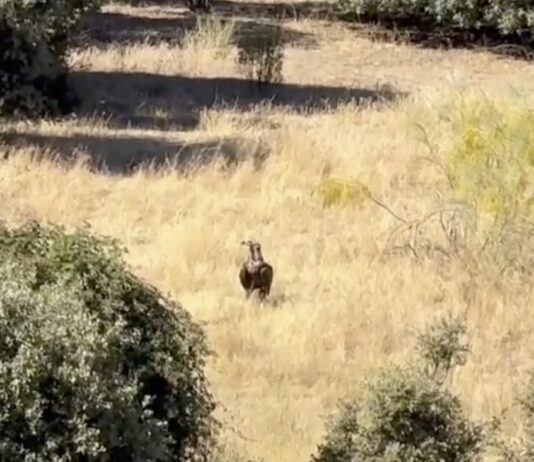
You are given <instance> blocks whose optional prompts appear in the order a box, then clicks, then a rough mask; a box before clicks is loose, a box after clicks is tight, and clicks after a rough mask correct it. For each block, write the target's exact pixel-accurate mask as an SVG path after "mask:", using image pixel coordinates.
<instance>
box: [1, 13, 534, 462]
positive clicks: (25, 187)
mask: <svg viewBox="0 0 534 462" xmlns="http://www.w3.org/2000/svg"><path fill="white" fill-rule="evenodd" d="M215 11H216V13H215V14H217V8H215ZM245 13H246V12H245ZM245 13H243V14H244V15H245ZM233 14H234V18H233V19H234V22H233V23H225V24H226V25H225V24H222V23H220V22H214V23H213V24H212V25H211V26H209V25H208V26H206V25H205V26H204V27H200V28H197V29H195V28H191V27H192V24H193V22H194V20H193V19H192V17H191V16H189V15H188V13H187V10H186V9H185V8H184V7H183V5H181V4H172V3H169V4H166V5H159V6H158V5H156V6H154V5H152V6H150V5H147V6H137V7H134V6H125V5H118V4H117V5H111V6H108V7H106V9H105V11H104V13H103V14H101V15H100V16H99V17H97V18H95V19H94V20H93V22H92V23H93V24H92V27H93V36H92V38H91V40H92V42H91V43H92V44H91V46H90V47H88V48H85V49H83V50H77V51H73V53H72V55H71V57H70V59H71V63H72V65H73V67H74V68H75V73H74V77H73V78H74V79H75V83H76V85H77V86H78V88H79V89H80V91H81V94H82V97H83V108H82V110H81V112H80V114H78V116H77V117H73V118H69V119H68V120H63V121H60V122H52V121H43V122H41V123H38V124H35V123H34V124H32V123H25V122H18V123H11V124H8V125H7V126H4V127H3V128H2V130H3V131H4V132H5V133H4V137H5V140H6V145H5V146H4V148H3V149H4V151H5V152H6V153H8V154H9V156H6V158H5V159H4V160H2V161H0V217H1V218H2V219H4V220H6V221H7V222H9V223H13V224H15V223H21V222H22V221H25V220H28V219H37V220H40V221H51V222H56V223H61V224H64V225H66V226H68V227H73V226H79V225H82V224H84V223H85V222H87V223H89V224H90V225H91V227H92V228H93V229H94V230H95V231H96V232H97V233H100V234H106V235H111V236H113V237H116V238H119V239H120V240H121V242H122V243H123V244H124V246H125V247H126V248H127V249H128V254H127V260H128V262H129V263H130V264H131V265H132V267H133V268H134V269H135V271H136V272H138V273H139V274H140V275H141V276H143V277H144V278H146V279H147V280H149V281H150V282H152V283H154V284H156V285H157V286H158V287H160V288H161V289H162V290H163V291H164V292H166V293H168V294H170V296H172V297H173V298H175V299H177V300H179V301H180V302H181V303H182V304H183V305H184V306H185V307H186V308H187V309H188V310H189V311H190V312H191V313H192V314H193V315H194V317H195V319H197V320H198V321H199V322H201V323H203V324H204V325H205V329H206V332H207V334H208V338H209V342H210V345H211V347H212V348H213V349H214V350H215V351H216V353H217V354H216V356H214V357H213V358H212V359H211V361H210V363H209V369H208V372H209V378H210V381H211V384H212V389H213V392H214V393H215V395H216V396H217V398H218V399H219V400H220V401H221V402H222V404H223V405H224V407H222V408H221V409H220V410H219V413H218V416H219V417H220V418H221V420H222V421H223V423H224V424H225V427H224V440H225V444H227V446H228V451H229V454H231V453H234V454H236V456H235V460H237V457H238V456H237V454H239V457H248V458H258V459H259V458H262V459H263V460H265V461H266V462H282V461H283V462H297V461H306V460H309V456H310V454H311V453H312V452H314V451H315V448H316V445H317V444H318V443H319V442H320V441H321V438H322V436H323V434H324V423H325V418H326V417H327V416H328V415H329V414H330V413H331V412H332V411H334V410H335V407H336V404H337V402H338V400H339V399H342V398H345V397H347V396H351V395H353V394H354V393H355V392H356V391H357V387H358V383H359V381H360V380H361V379H362V378H363V377H364V376H365V375H366V374H368V373H371V372H372V371H373V370H374V369H376V368H377V367H380V366H383V365H385V364H388V363H390V362H398V361H404V360H406V359H409V358H410V357H411V355H412V347H413V344H414V341H413V337H412V336H411V332H412V330H413V329H414V328H417V327H420V326H422V325H423V324H425V323H426V322H428V321H429V320H431V319H432V318H433V317H434V316H436V315H438V314H440V313H444V312H445V311H446V310H451V311H452V312H454V313H461V312H467V316H468V322H469V329H470V333H471V339H472V354H471V356H470V360H469V362H468V364H467V365H466V366H465V367H463V368H461V369H460V370H458V372H457V373H456V374H455V375H454V376H453V377H452V386H453V387H454V389H455V390H456V391H458V392H459V393H460V395H461V396H462V398H463V400H464V402H465V405H466V408H467V409H468V411H469V413H470V414H471V415H472V416H473V417H477V418H479V417H480V418H488V417H491V416H492V415H496V414H500V413H501V412H503V411H505V410H506V411H507V413H506V419H505V425H504V430H505V431H506V434H507V435H509V436H510V437H514V436H517V435H519V434H520V432H521V425H522V424H521V422H522V420H521V417H520V414H519V411H518V409H517V408H516V406H515V399H516V397H517V396H518V393H520V391H521V390H522V388H523V387H524V385H525V383H526V382H525V381H526V377H527V374H528V372H529V370H530V369H531V368H532V367H533V366H534V361H533V359H534V313H533V311H532V309H531V308H532V301H533V298H532V288H531V286H530V285H522V284H520V283H518V282H517V281H515V280H514V279H510V280H509V281H504V284H501V285H500V286H499V287H497V286H496V285H494V284H490V283H488V284H478V285H476V284H475V283H473V281H472V280H471V279H470V278H469V275H468V274H467V272H466V271H464V270H463V269H462V267H461V266H460V265H457V264H456V263H454V262H452V263H449V264H447V265H448V266H446V265H445V263H442V264H433V263H432V262H421V261H416V260H414V259H413V258H411V257H410V256H408V255H405V256H400V257H394V258H393V257H388V258H381V255H382V251H383V250H384V246H385V242H386V237H387V236H388V234H389V233H390V232H391V230H392V228H393V227H394V226H395V225H397V224H398V223H397V221H396V220H395V218H393V217H392V216H391V215H390V214H389V213H387V211H385V210H384V209H382V208H380V207H377V206H376V205H375V204H374V203H372V202H370V201H366V202H364V203H362V204H356V205H354V206H349V207H330V208H325V207H323V206H322V205H321V203H320V202H319V201H318V200H317V198H316V197H314V196H313V195H312V194H311V192H312V191H313V189H314V188H315V187H316V186H317V185H318V184H319V182H320V181H321V180H323V179H325V178H328V177H330V176H341V177H349V176H353V177H356V178H358V180H360V181H361V182H362V183H364V184H365V185H367V186H368V187H369V188H370V190H371V191H372V193H373V195H374V196H375V197H376V198H379V199H380V200H381V201H383V202H384V203H386V204H388V206H389V207H391V209H392V210H394V211H395V212H396V213H397V214H399V215H401V216H402V217H406V218H408V219H413V218H415V217H417V216H421V215H423V214H425V213H427V212H428V211H430V210H433V208H435V207H436V204H437V203H438V201H439V200H440V199H442V198H445V197H447V196H450V193H449V191H448V189H447V184H446V181H445V179H444V178H443V175H442V174H441V172H440V171H439V169H437V168H435V167H434V166H433V165H432V164H429V163H427V162H425V161H424V160H423V158H424V157H425V156H428V149H427V147H426V146H425V145H424V143H421V142H420V140H421V137H420V136H418V131H417V129H416V124H417V123H430V122H432V123H433V124H434V125H433V126H434V128H435V130H434V139H435V142H436V143H438V145H439V146H445V145H446V143H447V129H446V128H445V126H444V127H443V129H442V128H441V126H440V125H439V124H441V123H443V122H441V121H440V120H439V118H438V116H437V115H438V108H439V107H440V104H442V103H443V102H445V101H447V98H448V97H449V96H450V95H451V94H452V93H454V92H457V91H458V88H460V87H461V86H464V87H468V88H469V87H474V88H476V89H477V90H483V91H484V92H485V93H486V94H488V95H498V96H499V97H501V96H502V95H503V94H504V93H505V92H507V91H509V89H511V88H516V89H523V90H525V91H526V92H528V91H530V90H532V89H534V83H533V82H534V79H533V78H534V66H533V65H532V64H530V63H525V62H521V61H518V60H511V59H506V58H503V57H499V56H496V55H495V54H492V53H490V52H489V51H487V52H482V51H480V52H474V51H469V50H450V51H447V50H431V49H425V48H418V47H415V46H410V45H401V44H391V43H384V42H377V41H372V40H371V39H369V38H363V37H362V36H361V35H359V34H357V33H356V32H355V31H351V30H350V29H349V28H347V27H344V26H342V25H338V24H332V23H328V22H326V21H322V20H318V19H304V20H300V21H294V20H287V21H284V22H283V23H282V24H281V25H276V24H273V23H272V22H271V23H269V22H268V20H267V19H265V18H263V19H262V18H260V16H259V15H257V17H256V18H253V17H245V16H242V17H240V16H238V13H237V12H236V13H233ZM230 15H231V13H228V14H227V17H230ZM249 16H250V15H249ZM229 24H230V25H231V24H233V26H232V27H233V29H232V28H231V27H230V25H229ZM276 27H283V28H284V30H285V33H286V36H287V40H288V43H287V44H286V48H285V60H284V68H283V76H284V80H283V82H282V83H280V84H278V86H277V89H276V92H277V95H278V97H277V98H275V99H274V100H272V101H269V100H268V96H269V95H267V97H261V95H258V92H257V90H255V89H254V88H252V87H251V85H249V84H248V83H247V82H245V77H244V76H243V75H242V74H241V73H240V71H239V69H238V68H237V67H236V65H235V54H236V53H237V51H236V48H235V47H234V46H233V45H232V43H231V39H232V36H233V34H235V33H240V34H241V35H246V34H254V31H255V30H259V29H261V28H263V29H266V28H267V29H268V28H276ZM184 31H185V32H184ZM184 34H185V35H184ZM273 94H274V93H273ZM263 96H265V95H263ZM270 96H273V95H270ZM351 98H352V99H351ZM326 100H327V101H326ZM164 160H166V163H165V162H163V161H164ZM145 161H150V162H152V164H151V165H144V164H143V162H145ZM105 166H107V168H105ZM135 167H139V168H135ZM175 167H178V169H176V168H175ZM250 237H254V238H256V239H258V240H259V241H261V243H262V245H263V250H264V255H265V258H266V259H267V260H268V261H269V262H271V263H272V264H273V266H274V268H275V276H274V285H273V291H272V295H271V298H270V300H269V301H268V302H267V303H266V304H265V305H264V306H261V305H260V304H259V303H258V302H256V301H255V300H250V301H246V300H245V299H244V294H243V291H242V289H241V287H240V285H239V280H238V277H237V273H238V270H239V265H240V263H241V261H242V260H243V258H244V248H243V247H241V246H240V242H241V241H242V240H243V239H248V238H250ZM501 282H503V281H501ZM468 286H469V287H468ZM466 287H468V288H469V289H471V290H470V292H469V293H470V296H469V297H468V296H467V295H466V291H467V289H466ZM228 460H231V456H229V457H228Z"/></svg>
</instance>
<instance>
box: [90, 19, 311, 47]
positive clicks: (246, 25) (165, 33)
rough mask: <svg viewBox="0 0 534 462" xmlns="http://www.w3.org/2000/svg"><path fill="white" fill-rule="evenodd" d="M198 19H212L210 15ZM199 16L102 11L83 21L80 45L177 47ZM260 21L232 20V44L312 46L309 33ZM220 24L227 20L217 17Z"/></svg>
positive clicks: (194, 25) (196, 22) (193, 26)
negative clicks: (260, 41)
mask: <svg viewBox="0 0 534 462" xmlns="http://www.w3.org/2000/svg"><path fill="white" fill-rule="evenodd" d="M202 17H208V18H213V17H215V16H214V15H203V16H202ZM199 18H200V16H196V15H194V14H192V13H191V12H189V11H187V10H183V11H182V10H180V11H173V14H172V17H149V16H133V15H128V14H122V13H117V12H114V13H111V12H103V13H96V14H93V15H90V16H89V17H88V19H87V20H86V23H85V27H86V33H85V34H84V36H83V37H82V43H84V44H87V42H89V43H90V44H92V45H105V44H109V43H121V44H130V45H131V44H137V43H148V44H157V43H161V42H166V43H175V44H176V45H179V44H180V43H181V42H182V41H183V38H184V36H185V34H186V33H187V32H188V31H191V30H193V29H194V28H195V27H196V25H197V24H198V19H199ZM259 19H260V18H245V19H239V18H236V17H232V19H231V21H232V22H233V24H234V30H233V41H234V42H237V41H239V40H243V39H244V38H246V37H254V36H258V35H260V36H269V35H277V36H281V38H282V43H283V44H284V45H286V46H287V45H294V46H302V47H307V48H311V47H313V46H315V45H316V40H315V39H314V38H313V36H312V34H309V33H306V32H301V31H296V30H292V29H288V28H287V27H283V26H281V25H280V24H276V23H273V22H266V21H261V20H259ZM220 20H221V22H222V23H223V24H224V23H225V22H228V21H230V19H225V18H224V17H220Z"/></svg>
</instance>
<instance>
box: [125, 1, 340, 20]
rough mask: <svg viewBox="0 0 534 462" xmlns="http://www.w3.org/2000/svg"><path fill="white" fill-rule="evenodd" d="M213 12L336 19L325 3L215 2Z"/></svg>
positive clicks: (144, 3)
mask: <svg viewBox="0 0 534 462" xmlns="http://www.w3.org/2000/svg"><path fill="white" fill-rule="evenodd" d="M127 3H128V4H129V5H132V6H174V7H176V6H185V3H186V2H185V0H129V1H128V2H127ZM212 11H213V12H216V13H218V14H222V15H224V16H238V17H242V18H252V19H260V18H261V19H276V20H302V19H316V20H317V19H319V20H325V19H334V18H335V14H334V5H333V4H332V3H331V2H325V1H306V0H304V1H302V0H301V1H299V0H297V1H294V2H283V1H269V2H265V1H231V0H214V1H213V7H212Z"/></svg>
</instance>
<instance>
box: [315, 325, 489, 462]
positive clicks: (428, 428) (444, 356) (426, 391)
mask: <svg viewBox="0 0 534 462" xmlns="http://www.w3.org/2000/svg"><path fill="white" fill-rule="evenodd" d="M464 327H465V326H463V325H462V323H461V322H460V321H459V320H458V319H453V318H448V319H447V318H444V319H442V320H439V321H438V323H436V324H433V325H431V326H430V328H428V329H427V330H426V331H425V332H423V333H422V334H420V335H419V337H418V338H419V351H420V353H422V358H423V360H424V361H423V363H424V365H423V367H420V366H417V367H416V366H412V365H408V366H402V367H400V366H395V367H392V368H389V369H383V370H382V371H380V372H379V373H378V375H377V376H376V377H372V378H371V379H370V380H368V381H366V382H365V384H364V388H363V393H362V395H361V396H360V398H359V399H358V400H355V401H349V402H346V403H344V405H343V407H342V408H341V410H340V411H339V412H338V413H337V415H336V416H335V418H334V419H333V420H332V421H331V422H330V424H329V429H328V432H327V435H326V438H325V441H324V442H323V443H322V444H321V445H319V447H318V451H317V455H314V456H312V461H313V462H353V461H358V462H360V461H361V462H387V461H391V462H404V461H405V462H418V461H420V462H460V461H461V462H468V461H476V460H481V456H482V453H483V450H484V449H485V445H486V442H487V433H486V429H485V427H484V425H481V424H478V423H475V422H472V421H470V420H469V419H468V418H467V417H466V415H465V411H464V409H463V408H462V405H461V403H460V401H459V399H458V398H457V397H456V396H454V395H453V394H452V393H451V392H450V391H448V390H447V389H446V388H444V386H443V380H436V377H435V371H436V370H443V369H444V368H446V366H447V365H448V366H449V369H450V367H453V366H454V365H456V364H460V363H462V362H461V361H454V358H460V357H461V356H462V355H463V353H465V351H466V348H467V346H466V344H465V343H464V342H463V341H462V334H463V332H464V330H465V329H464ZM429 372H430V373H429Z"/></svg>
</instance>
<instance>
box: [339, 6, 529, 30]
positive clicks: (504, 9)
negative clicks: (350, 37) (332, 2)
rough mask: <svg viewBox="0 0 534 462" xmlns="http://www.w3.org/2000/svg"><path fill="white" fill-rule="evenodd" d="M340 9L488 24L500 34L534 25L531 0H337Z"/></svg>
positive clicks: (360, 13) (449, 22)
mask: <svg viewBox="0 0 534 462" xmlns="http://www.w3.org/2000/svg"><path fill="white" fill-rule="evenodd" d="M338 9H339V11H340V13H341V14H342V15H345V16H349V17H367V18H371V19H380V18H383V19H399V18H404V19H406V18H411V19H412V20H414V21H417V20H418V19H419V20H422V19H429V20H431V21H433V22H435V23H436V24H439V25H443V26H449V27H459V28H463V29H481V28H489V29H494V30H496V31H498V32H500V33H501V34H521V33H523V32H524V31H530V32H532V29H533V27H534V5H533V4H532V1H531V0H338Z"/></svg>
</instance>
